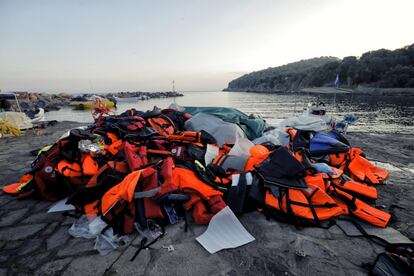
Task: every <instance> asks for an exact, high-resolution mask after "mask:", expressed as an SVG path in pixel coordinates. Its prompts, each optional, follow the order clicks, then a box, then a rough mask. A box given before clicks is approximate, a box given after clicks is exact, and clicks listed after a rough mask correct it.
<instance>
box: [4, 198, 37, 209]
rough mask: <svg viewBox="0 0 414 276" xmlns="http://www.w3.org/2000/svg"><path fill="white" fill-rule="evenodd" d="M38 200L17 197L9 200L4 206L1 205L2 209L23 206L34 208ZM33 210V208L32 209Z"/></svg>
mask: <svg viewBox="0 0 414 276" xmlns="http://www.w3.org/2000/svg"><path fill="white" fill-rule="evenodd" d="M36 202H38V201H37V200H34V199H22V200H20V199H16V198H12V200H11V201H9V202H8V203H7V204H4V205H3V206H1V208H2V209H4V210H14V209H22V208H32V207H33V206H34V205H35V204H36ZM31 210H33V209H31Z"/></svg>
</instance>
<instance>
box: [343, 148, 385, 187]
mask: <svg viewBox="0 0 414 276" xmlns="http://www.w3.org/2000/svg"><path fill="white" fill-rule="evenodd" d="M348 169H349V171H350V172H351V174H352V176H354V177H356V178H357V179H358V180H361V181H363V182H365V181H368V182H369V183H372V184H379V183H382V182H383V181H385V180H386V179H387V178H388V175H389V173H388V171H386V170H384V169H381V168H378V167H376V166H374V164H372V163H371V162H369V161H368V160H367V159H365V158H364V157H362V156H360V155H355V156H354V158H353V159H352V161H351V163H349V165H348Z"/></svg>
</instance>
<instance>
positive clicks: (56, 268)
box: [34, 258, 72, 276]
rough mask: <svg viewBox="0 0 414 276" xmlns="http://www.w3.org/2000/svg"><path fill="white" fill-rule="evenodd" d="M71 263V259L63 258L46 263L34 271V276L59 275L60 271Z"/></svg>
mask: <svg viewBox="0 0 414 276" xmlns="http://www.w3.org/2000/svg"><path fill="white" fill-rule="evenodd" d="M71 261H72V258H64V259H59V260H55V261H52V262H48V263H46V264H44V265H42V267H40V268H39V269H38V270H36V271H35V273H34V274H35V275H42V276H43V275H60V274H61V271H62V270H63V269H64V268H65V267H66V266H67V265H68V264H69V263H70V262H71Z"/></svg>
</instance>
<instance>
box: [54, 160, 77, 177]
mask: <svg viewBox="0 0 414 276" xmlns="http://www.w3.org/2000/svg"><path fill="white" fill-rule="evenodd" d="M56 170H57V171H58V172H59V173H60V174H61V175H63V176H66V177H81V176H83V173H82V167H81V165H79V164H78V163H76V162H74V163H69V162H68V161H66V160H61V161H59V163H58V164H57V167H56Z"/></svg>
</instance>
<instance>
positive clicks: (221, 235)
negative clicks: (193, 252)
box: [196, 206, 255, 254]
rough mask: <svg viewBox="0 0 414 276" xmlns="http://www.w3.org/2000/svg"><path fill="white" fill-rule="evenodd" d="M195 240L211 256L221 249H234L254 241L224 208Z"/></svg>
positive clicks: (227, 208) (230, 212)
mask: <svg viewBox="0 0 414 276" xmlns="http://www.w3.org/2000/svg"><path fill="white" fill-rule="evenodd" d="M196 240H197V241H198V242H199V243H200V244H201V245H202V246H203V247H204V248H205V249H206V250H207V251H208V252H210V253H211V254H213V253H216V252H218V251H220V250H222V249H228V248H236V247H239V246H242V245H245V244H247V243H249V242H252V241H254V240H255V238H254V237H253V236H252V235H250V233H249V232H247V230H246V229H245V228H244V227H243V225H242V224H241V223H240V221H239V220H238V219H237V217H236V215H235V214H234V213H233V211H232V210H231V209H230V207H228V206H227V207H226V208H224V209H223V210H221V211H220V212H218V213H217V214H215V215H214V217H213V218H212V219H211V221H210V223H209V225H208V227H207V230H206V231H205V232H204V233H203V234H201V235H200V236H199V237H197V238H196Z"/></svg>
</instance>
